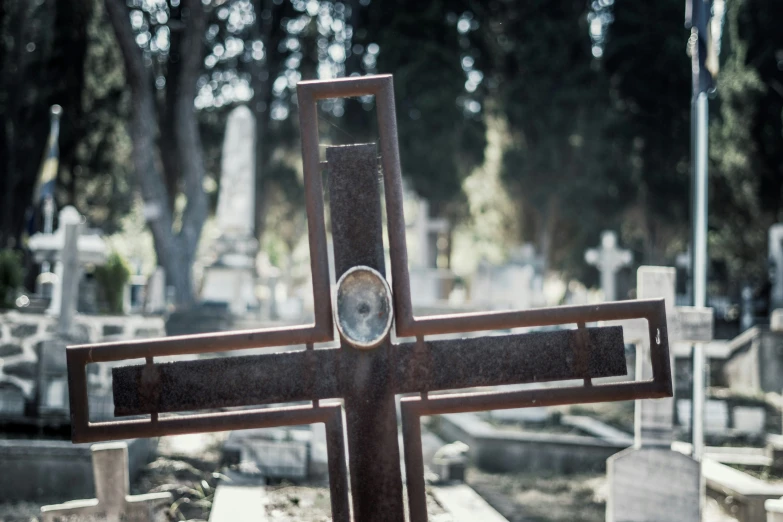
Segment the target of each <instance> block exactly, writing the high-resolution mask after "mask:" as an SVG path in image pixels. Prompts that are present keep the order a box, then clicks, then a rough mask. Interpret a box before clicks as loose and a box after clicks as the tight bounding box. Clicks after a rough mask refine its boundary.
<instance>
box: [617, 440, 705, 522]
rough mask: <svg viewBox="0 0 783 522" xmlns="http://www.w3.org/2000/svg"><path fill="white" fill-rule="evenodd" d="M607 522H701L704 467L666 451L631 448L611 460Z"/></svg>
mask: <svg viewBox="0 0 783 522" xmlns="http://www.w3.org/2000/svg"><path fill="white" fill-rule="evenodd" d="M607 472H608V477H609V482H610V484H611V485H612V492H611V494H610V495H609V499H608V500H607V504H606V520H607V522H671V521H673V520H677V521H678V522H699V520H700V511H701V510H700V506H699V501H698V499H699V496H700V493H701V464H700V463H699V462H697V461H695V460H693V459H692V458H690V457H688V456H687V455H683V454H681V453H678V452H675V451H671V450H670V449H668V448H664V447H648V448H640V449H635V448H630V449H627V450H625V451H622V452H620V453H618V454H617V455H614V456H612V457H610V458H609V460H608V461H607Z"/></svg>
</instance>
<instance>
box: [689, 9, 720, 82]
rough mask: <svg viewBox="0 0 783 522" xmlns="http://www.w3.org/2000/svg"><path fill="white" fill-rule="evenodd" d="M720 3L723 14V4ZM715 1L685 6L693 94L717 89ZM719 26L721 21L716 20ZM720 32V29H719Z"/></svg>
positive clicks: (717, 43) (717, 45) (717, 46)
mask: <svg viewBox="0 0 783 522" xmlns="http://www.w3.org/2000/svg"><path fill="white" fill-rule="evenodd" d="M718 2H719V3H720V8H721V13H722V11H723V2H722V0H718ZM718 2H716V1H715V0H687V1H686V4H685V26H686V27H687V28H689V29H690V30H691V39H690V42H689V52H690V54H691V60H692V73H693V74H692V76H693V93H694V94H699V93H702V92H709V91H712V90H714V89H715V78H716V77H717V75H718V68H719V65H718V49H719V45H720V44H719V42H717V41H716V39H715V36H716V35H714V34H713V31H714V29H715V28H714V27H713V22H714V21H713V7H714V5H715V3H718ZM716 21H717V22H718V24H720V23H721V20H716ZM718 31H720V29H718Z"/></svg>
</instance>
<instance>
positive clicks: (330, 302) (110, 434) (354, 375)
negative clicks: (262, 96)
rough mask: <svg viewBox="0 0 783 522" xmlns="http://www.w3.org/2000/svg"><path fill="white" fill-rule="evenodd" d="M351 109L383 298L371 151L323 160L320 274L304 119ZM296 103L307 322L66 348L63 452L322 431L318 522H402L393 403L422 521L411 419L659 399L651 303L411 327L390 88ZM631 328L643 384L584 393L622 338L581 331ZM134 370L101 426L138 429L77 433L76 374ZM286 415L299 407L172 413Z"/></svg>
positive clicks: (305, 87)
mask: <svg viewBox="0 0 783 522" xmlns="http://www.w3.org/2000/svg"><path fill="white" fill-rule="evenodd" d="M366 95H374V96H375V101H376V107H377V115H378V127H379V137H380V157H381V166H382V173H383V183H384V193H385V198H386V216H387V225H388V238H389V250H390V260H391V276H392V277H391V280H392V287H391V288H389V286H388V284H387V283H386V279H385V266H384V255H383V241H382V224H381V206H380V187H379V181H378V165H377V163H378V162H377V157H378V153H377V151H376V149H375V145H350V146H345V147H330V148H327V151H326V169H327V171H328V178H329V198H330V210H331V214H330V215H331V223H332V237H333V242H334V260H335V272H336V275H337V277H338V278H339V280H338V283H337V285H336V287H335V289H334V292H332V289H331V288H330V282H329V266H328V261H327V246H326V230H325V223H324V204H323V196H322V190H323V189H322V185H321V163H320V161H319V153H318V130H317V123H318V121H317V105H316V104H317V101H318V100H320V99H326V98H339V97H348V96H366ZM298 96H299V118H300V126H301V132H302V154H303V164H304V179H305V197H306V207H307V223H308V236H309V242H310V264H311V269H312V274H313V300H314V310H315V321H314V323H313V324H310V325H304V326H296V327H290V328H280V329H266V330H252V331H240V332H231V333H218V334H208V335H193V336H181V337H169V338H165V339H158V340H144V341H131V342H116V343H107V344H100V345H91V346H74V347H70V348H68V352H67V354H68V375H69V385H70V400H71V418H72V430H73V440H74V442H89V441H98V440H107V439H122V438H128V437H152V436H161V435H169V434H179V433H192V432H199V431H221V430H231V429H243V428H254V427H267V426H281V425H294V424H310V423H318V422H323V423H325V425H326V431H327V448H328V459H329V480H330V488H331V502H332V516H333V519H334V520H339V521H349V520H352V519H353V520H355V521H357V522H358V521H361V522H364V521H395V522H398V521H399V522H402V521H403V520H404V516H403V515H404V507H403V494H402V476H401V471H400V469H401V465H400V450H399V445H398V431H397V415H396V411H395V396H396V395H398V394H409V396H407V397H404V398H402V399H401V401H400V404H401V408H400V409H401V413H402V431H403V442H404V458H405V468H406V479H407V480H406V481H407V489H408V497H409V509H410V520H411V521H413V522H417V521H423V520H426V518H427V509H426V500H425V490H424V473H423V459H422V450H421V427H420V420H419V419H420V417H421V416H422V415H432V414H440V413H452V412H465V411H479V410H487V409H498V408H521V407H526V406H533V405H536V406H546V405H555V404H569V403H577V402H579V403H586V402H603V401H615V400H629V399H639V398H658V397H668V396H671V394H672V387H671V369H670V364H669V349H668V341H667V332H666V314H665V308H664V301H663V299H655V300H644V301H626V302H617V303H605V304H601V305H589V306H567V307H559V308H544V309H535V310H527V311H509V312H491V313H475V314H455V315H441V316H428V317H414V315H413V308H412V305H411V288H410V282H409V279H408V259H407V251H406V245H405V220H404V217H403V210H402V181H401V173H400V159H399V152H398V144H397V128H396V127H397V125H396V119H395V113H394V93H393V88H392V77H391V75H384V76H367V77H359V78H346V79H340V80H332V81H308V82H301V83H300V84H299V85H298ZM392 289H393V291H392ZM332 294H334V295H332ZM632 318H642V319H646V320H647V323H648V327H649V329H648V333H649V336H650V345H651V346H652V348H653V349H652V356H651V359H652V368H653V378H652V380H648V381H643V382H638V381H637V382H634V381H627V382H619V383H618V382H615V383H610V384H595V385H593V383H592V379H594V378H599V377H609V376H619V375H625V374H626V365H625V357H624V345H623V336H622V328H621V327H618V326H611V327H599V328H588V327H586V323H592V322H596V321H606V320H613V319H615V320H617V319H632ZM555 324H574V325H576V328H575V329H570V330H560V331H552V332H534V333H526V334H516V335H504V336H495V337H492V336H486V337H474V338H469V339H454V340H429V339H426V336H428V335H435V334H444V333H458V332H474V331H488V330H498V329H508V328H516V327H526V326H542V325H555ZM392 326H393V328H392ZM335 327H337V328H336V329H337V331H338V332H339V342H340V346H339V348H325V349H317V350H316V349H314V347H313V344H314V343H321V342H330V341H334V340H335V339H336V337H335ZM392 329H393V330H394V331H395V333H396V337H397V338H404V337H408V338H413V340H412V342H392V339H391V330H392ZM296 344H304V345H305V346H306V349H305V350H301V351H295V352H283V353H272V354H261V355H252V356H240V357H223V358H212V359H200V360H193V361H182V362H171V363H155V362H154V360H153V358H154V357H161V356H170V355H181V354H202V353H212V352H224V351H229V350H237V349H244V348H262V347H275V346H277V347H280V346H287V345H296ZM138 358H142V359H144V358H146V364H143V365H137V366H124V367H119V368H115V369H114V370H113V376H114V402H115V414H116V415H118V416H125V415H142V414H144V415H149V417H148V418H143V419H132V420H123V421H117V422H99V423H92V422H90V421H89V411H88V401H87V391H86V370H85V368H86V365H87V364H88V363H96V362H105V361H117V360H123V359H138ZM574 379H577V380H580V381H581V382H578V383H577V384H576V385H575V384H574V383H573V382H572V383H566V384H569V385H568V386H564V387H557V388H547V389H533V390H523V391H505V392H498V391H478V392H477V391H472V392H469V393H460V394H453V393H452V394H435V395H429V393H430V392H435V391H440V390H457V389H464V388H477V387H483V386H498V385H507V384H520V383H533V382H543V381H561V380H574ZM322 399H342V404H340V403H339V402H337V403H335V402H334V401H331V402H328V403H321V402H320V401H321V400H322ZM301 401H307V403H305V404H299V405H292V406H287V407H269V408H258V409H233V410H230V411H223V412H219V413H214V412H212V413H202V414H192V413H186V412H194V411H198V410H211V409H217V408H238V407H248V406H257V405H261V404H279V403H287V402H301ZM343 414H344V417H343ZM343 423H345V426H344V424H343ZM345 436H347V441H348V444H347V450H348V454H347V455H346V454H345V445H344V437H345ZM346 460H347V462H348V464H347V465H346ZM349 475H350V493H349V487H348V486H349V484H348V476H349Z"/></svg>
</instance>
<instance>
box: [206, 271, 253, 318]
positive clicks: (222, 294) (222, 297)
mask: <svg viewBox="0 0 783 522" xmlns="http://www.w3.org/2000/svg"><path fill="white" fill-rule="evenodd" d="M255 286H256V276H255V271H254V269H253V265H252V264H250V265H249V266H241V267H236V266H224V265H213V266H209V267H206V268H205V269H204V284H203V286H202V290H201V300H202V301H203V302H210V303H224V304H225V305H226V306H227V307H228V309H229V311H230V312H231V313H232V314H234V315H237V316H242V315H245V314H247V313H248V311H252V310H256V309H258V306H259V302H258V298H257V297H256V295H255Z"/></svg>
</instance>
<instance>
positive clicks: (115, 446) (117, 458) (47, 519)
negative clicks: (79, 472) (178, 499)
mask: <svg viewBox="0 0 783 522" xmlns="http://www.w3.org/2000/svg"><path fill="white" fill-rule="evenodd" d="M92 469H93V473H94V476H95V497H96V498H91V499H86V500H71V501H70V502H66V503H64V504H57V505H52V506H43V507H42V508H41V516H42V522H154V521H155V520H158V519H157V518H156V515H155V514H156V512H157V511H158V508H159V507H160V506H161V505H162V504H164V503H167V502H168V503H170V502H171V493H148V494H146V495H135V496H131V495H130V494H129V491H130V481H129V478H128V446H127V444H125V443H124V442H113V443H106V444H95V445H93V447H92Z"/></svg>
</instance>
